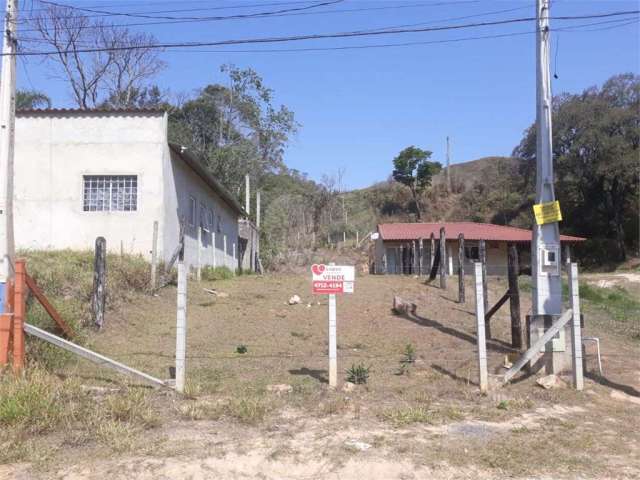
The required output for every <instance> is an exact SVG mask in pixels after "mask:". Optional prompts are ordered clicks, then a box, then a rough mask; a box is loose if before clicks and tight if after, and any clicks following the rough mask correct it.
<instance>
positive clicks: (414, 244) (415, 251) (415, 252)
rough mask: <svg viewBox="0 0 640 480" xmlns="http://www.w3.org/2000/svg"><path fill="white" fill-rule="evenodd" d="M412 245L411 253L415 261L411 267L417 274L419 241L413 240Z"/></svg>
mask: <svg viewBox="0 0 640 480" xmlns="http://www.w3.org/2000/svg"><path fill="white" fill-rule="evenodd" d="M411 247H412V251H411V255H412V256H413V261H412V262H411V268H412V270H413V271H412V272H411V273H413V274H414V275H415V273H416V272H417V271H418V241H417V240H413V241H412V242H411Z"/></svg>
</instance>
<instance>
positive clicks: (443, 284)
mask: <svg viewBox="0 0 640 480" xmlns="http://www.w3.org/2000/svg"><path fill="white" fill-rule="evenodd" d="M446 243H447V241H446V233H445V231H444V227H441V228H440V288H442V289H446V288H447V245H446Z"/></svg>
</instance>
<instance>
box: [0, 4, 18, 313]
mask: <svg viewBox="0 0 640 480" xmlns="http://www.w3.org/2000/svg"><path fill="white" fill-rule="evenodd" d="M17 20H18V1H17V0H6V14H5V20H4V30H3V32H4V34H3V45H2V55H3V56H2V76H1V77H0V313H3V312H4V310H5V305H6V293H7V292H6V287H7V282H8V281H10V280H11V278H12V277H13V274H14V272H13V259H14V256H15V245H14V237H13V145H14V134H15V113H16V56H15V54H16V51H17V45H18V41H17V36H16V30H17Z"/></svg>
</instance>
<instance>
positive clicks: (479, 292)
mask: <svg viewBox="0 0 640 480" xmlns="http://www.w3.org/2000/svg"><path fill="white" fill-rule="evenodd" d="M474 278H475V290H476V328H477V331H478V333H477V335H478V372H479V376H480V391H481V392H482V393H485V392H486V391H487V390H488V388H489V380H488V373H487V340H486V338H485V321H484V312H485V310H484V298H482V297H483V295H484V291H483V290H484V289H483V286H482V264H481V263H480V262H476V263H475V265H474Z"/></svg>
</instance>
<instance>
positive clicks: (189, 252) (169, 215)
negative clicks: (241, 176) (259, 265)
mask: <svg viewBox="0 0 640 480" xmlns="http://www.w3.org/2000/svg"><path fill="white" fill-rule="evenodd" d="M165 159H166V160H165V166H164V185H165V188H164V190H165V194H164V204H165V210H164V211H165V215H164V218H165V221H164V222H165V225H166V228H165V230H164V232H163V235H164V244H165V245H166V248H165V251H164V258H165V261H166V260H168V259H169V257H171V253H172V252H173V250H174V249H175V247H176V246H177V245H178V239H179V232H180V227H179V225H180V223H179V222H180V218H181V217H182V218H184V219H185V231H184V238H185V251H184V260H185V263H186V264H187V265H188V266H189V267H192V268H194V267H196V266H197V263H198V227H199V226H200V223H201V218H204V217H201V215H202V212H203V210H202V206H204V207H205V209H210V210H212V212H213V215H214V222H213V223H214V225H213V229H212V230H211V231H209V230H205V231H204V232H203V235H202V237H201V238H202V246H201V251H200V259H201V265H210V266H214V267H216V266H217V267H220V266H226V267H228V268H230V269H231V270H233V271H235V270H236V268H238V215H237V214H236V213H235V211H234V210H232V209H231V208H230V207H229V205H228V204H227V203H226V202H225V201H224V200H222V198H221V197H220V196H218V195H217V194H216V193H214V192H213V190H211V187H209V185H208V184H207V183H205V181H204V180H202V178H201V177H200V176H199V175H198V174H197V173H196V172H194V171H193V170H192V169H191V167H189V166H188V165H187V164H186V163H184V161H183V160H182V159H181V158H180V157H179V156H178V155H176V154H175V153H174V152H171V151H168V156H167V157H165ZM190 197H192V198H194V199H195V200H196V215H195V217H196V218H195V222H194V223H191V222H190V218H189V213H190V207H189V201H190Z"/></svg>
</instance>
